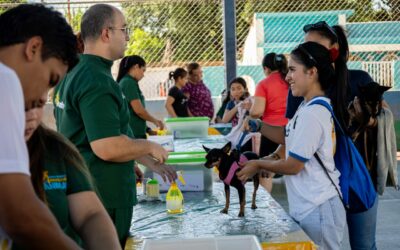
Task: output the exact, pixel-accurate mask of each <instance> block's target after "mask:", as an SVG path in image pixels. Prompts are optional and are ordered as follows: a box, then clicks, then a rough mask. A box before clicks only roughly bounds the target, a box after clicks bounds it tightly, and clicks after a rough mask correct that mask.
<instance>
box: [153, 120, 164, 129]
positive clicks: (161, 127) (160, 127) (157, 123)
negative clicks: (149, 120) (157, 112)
mask: <svg viewBox="0 0 400 250" xmlns="http://www.w3.org/2000/svg"><path fill="white" fill-rule="evenodd" d="M153 123H154V125H156V127H157V128H159V129H160V130H163V129H164V123H163V122H162V121H161V120H155V121H154V122H153Z"/></svg>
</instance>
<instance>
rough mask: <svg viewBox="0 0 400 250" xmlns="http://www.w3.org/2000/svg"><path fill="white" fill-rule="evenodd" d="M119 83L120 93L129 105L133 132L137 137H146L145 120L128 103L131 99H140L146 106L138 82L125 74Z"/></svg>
mask: <svg viewBox="0 0 400 250" xmlns="http://www.w3.org/2000/svg"><path fill="white" fill-rule="evenodd" d="M119 85H120V86H121V89H122V93H123V94H124V96H125V98H126V101H127V103H128V106H129V112H130V115H131V119H130V121H129V124H130V125H131V129H132V132H133V134H134V135H135V137H137V138H146V121H145V120H143V119H142V118H140V117H139V116H138V115H137V114H136V113H135V111H133V108H132V107H131V104H130V103H131V101H133V100H140V103H141V104H142V105H143V107H146V105H145V101H144V96H143V93H142V91H141V90H140V88H139V83H138V82H137V81H136V80H135V79H134V78H133V77H132V76H130V75H129V74H127V75H126V76H124V77H123V78H122V79H121V81H120V82H119Z"/></svg>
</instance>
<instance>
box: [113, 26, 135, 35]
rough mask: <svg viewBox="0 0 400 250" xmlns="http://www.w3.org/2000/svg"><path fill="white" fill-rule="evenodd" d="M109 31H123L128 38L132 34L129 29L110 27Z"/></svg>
mask: <svg viewBox="0 0 400 250" xmlns="http://www.w3.org/2000/svg"><path fill="white" fill-rule="evenodd" d="M108 29H110V30H122V31H123V32H124V33H125V35H127V36H129V35H130V34H131V29H130V28H128V27H125V28H115V27H108Z"/></svg>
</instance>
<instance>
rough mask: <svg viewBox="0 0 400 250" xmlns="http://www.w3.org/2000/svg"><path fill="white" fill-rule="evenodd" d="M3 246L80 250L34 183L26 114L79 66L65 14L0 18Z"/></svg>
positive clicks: (36, 9) (37, 8)
mask: <svg viewBox="0 0 400 250" xmlns="http://www.w3.org/2000/svg"><path fill="white" fill-rule="evenodd" d="M0 30H1V32H0V84H1V89H2V91H0V116H1V117H2V119H0V141H1V143H0V246H1V249H9V248H11V244H12V241H14V242H16V243H17V244H18V245H20V246H23V247H26V248H29V249H78V246H77V245H76V244H75V243H74V242H73V241H72V240H71V239H69V238H68V237H66V236H65V235H64V234H63V232H62V230H61V229H60V228H59V226H58V224H57V221H56V220H55V218H54V217H53V216H52V215H51V213H50V211H49V210H48V208H47V207H46V205H45V204H43V203H42V202H41V201H40V200H39V198H38V197H37V195H36V194H35V191H34V189H33V187H32V184H31V179H30V172H29V160H28V153H27V149H26V144H25V141H24V129H25V112H24V110H27V109H30V108H33V107H35V106H36V105H37V103H38V102H39V100H40V97H41V96H42V95H43V93H44V92H45V91H47V90H48V89H49V88H50V87H53V86H55V85H56V84H57V83H58V82H59V81H60V80H61V79H62V78H63V77H64V75H65V74H66V72H67V71H68V70H69V69H71V68H72V67H74V66H75V64H76V63H77V62H78V57H77V53H76V38H75V36H74V34H73V32H72V29H71V27H70V26H69V25H68V24H67V22H66V21H65V19H64V18H63V17H62V16H61V14H60V13H58V12H56V11H54V10H52V9H50V8H47V7H45V6H43V5H36V4H22V5H19V6H18V7H15V8H13V9H10V10H8V11H6V12H4V13H3V14H2V15H0Z"/></svg>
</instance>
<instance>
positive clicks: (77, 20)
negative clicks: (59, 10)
mask: <svg viewBox="0 0 400 250" xmlns="http://www.w3.org/2000/svg"><path fill="white" fill-rule="evenodd" d="M65 13H66V12H65ZM83 13H84V11H83V10H82V9H74V10H72V12H71V21H70V23H69V25H71V27H72V29H73V30H74V32H75V33H78V32H79V31H81V20H82V16H83Z"/></svg>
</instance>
